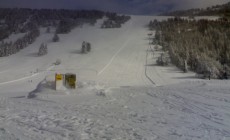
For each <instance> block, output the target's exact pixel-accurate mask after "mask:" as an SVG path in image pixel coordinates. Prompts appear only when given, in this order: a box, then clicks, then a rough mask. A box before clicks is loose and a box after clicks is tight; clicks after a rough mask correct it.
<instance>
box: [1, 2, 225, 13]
mask: <svg viewBox="0 0 230 140" xmlns="http://www.w3.org/2000/svg"><path fill="white" fill-rule="evenodd" d="M227 2H230V0H0V7H23V8H55V9H56V8H63V9H98V10H105V11H113V12H119V13H126V14H154V13H159V12H163V11H167V10H177V9H188V8H205V7H208V6H212V5H216V4H223V3H227Z"/></svg>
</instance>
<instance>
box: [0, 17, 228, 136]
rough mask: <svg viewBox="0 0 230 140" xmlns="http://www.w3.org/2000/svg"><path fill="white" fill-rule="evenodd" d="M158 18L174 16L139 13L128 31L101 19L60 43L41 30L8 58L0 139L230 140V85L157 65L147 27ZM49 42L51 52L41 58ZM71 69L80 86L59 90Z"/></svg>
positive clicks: (1, 64) (0, 73)
mask: <svg viewBox="0 0 230 140" xmlns="http://www.w3.org/2000/svg"><path fill="white" fill-rule="evenodd" d="M154 18H157V19H158V20H162V19H166V17H148V16H132V19H131V20H130V21H129V22H127V23H126V24H125V25H123V27H122V28H120V29H100V24H101V23H102V20H101V21H98V23H97V24H96V25H95V26H90V25H84V26H83V27H82V28H76V29H74V30H72V32H71V33H69V34H66V35H59V37H60V42H57V43H53V42H52V41H51V40H52V37H53V32H52V30H51V33H45V29H41V35H40V37H39V38H37V40H36V42H35V43H33V44H31V45H30V46H29V47H28V48H26V49H24V50H21V51H20V52H19V53H17V54H15V55H12V56H9V57H5V58H0V139H4V140H16V139H22V140H33V139H34V140H46V139H49V140H50V139H51V140H63V139H66V140H101V139H106V140H112V139H113V140H128V139H130V140H142V139H143V140H144V139H145V140H229V139H230V92H229V89H230V86H229V85H230V82H229V81H220V80H211V81H208V80H198V79H196V78H195V74H194V73H192V72H189V73H186V74H185V73H183V72H182V71H180V70H178V69H177V68H176V67H174V66H172V65H170V66H166V67H160V66H157V65H156V59H157V57H158V56H160V53H161V52H160V51H155V50H154V46H149V44H148V43H149V40H148V34H149V33H150V32H149V31H148V29H147V28H146V25H147V24H148V23H149V21H150V20H153V19H154ZM153 33H154V32H153ZM83 41H87V42H90V43H91V45H92V51H91V52H89V53H88V54H81V43H82V42H83ZM41 43H47V46H48V54H47V55H45V56H42V57H38V56H37V52H38V49H39V47H40V44H41ZM57 59H60V60H61V64H60V65H57V66H55V65H54V63H55V61H56V60H57ZM69 72H70V73H76V75H77V81H78V86H79V88H78V89H76V90H64V91H58V92H57V91H55V90H54V83H53V82H52V80H53V79H54V74H55V73H69ZM28 95H33V96H31V97H34V98H27V96H28Z"/></svg>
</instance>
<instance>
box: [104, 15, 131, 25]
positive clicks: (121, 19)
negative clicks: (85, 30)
mask: <svg viewBox="0 0 230 140" xmlns="http://www.w3.org/2000/svg"><path fill="white" fill-rule="evenodd" d="M106 17H107V18H108V19H107V20H105V21H104V22H103V24H102V25H101V28H120V27H121V25H122V24H124V23H125V22H127V21H129V20H130V18H131V17H130V16H125V15H121V16H119V15H117V14H116V13H106Z"/></svg>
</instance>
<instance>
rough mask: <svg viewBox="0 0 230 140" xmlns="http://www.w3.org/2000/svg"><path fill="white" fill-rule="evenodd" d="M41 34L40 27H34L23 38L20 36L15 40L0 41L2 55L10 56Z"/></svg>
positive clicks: (0, 54) (0, 55) (0, 53)
mask: <svg viewBox="0 0 230 140" xmlns="http://www.w3.org/2000/svg"><path fill="white" fill-rule="evenodd" d="M39 35H40V31H39V30H38V28H34V29H33V30H31V31H30V32H29V33H27V34H26V35H25V36H23V37H22V38H19V39H18V40H16V41H15V42H10V43H8V42H2V43H0V57H3V56H9V55H12V54H15V53H17V52H19V51H20V50H21V49H23V48H25V47H27V46H28V45H29V44H32V43H33V42H34V41H35V39H36V38H37V37H38V36H39Z"/></svg>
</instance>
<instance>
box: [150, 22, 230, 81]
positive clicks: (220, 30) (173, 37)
mask: <svg viewBox="0 0 230 140" xmlns="http://www.w3.org/2000/svg"><path fill="white" fill-rule="evenodd" d="M149 28H150V30H156V34H155V38H154V39H153V40H152V42H153V43H154V44H159V45H161V46H162V47H163V50H165V51H168V53H169V55H170V57H171V62H172V63H173V64H175V65H176V66H178V67H179V68H180V69H182V70H185V71H186V70H187V69H188V68H189V69H190V70H192V71H195V72H197V73H198V74H204V75H209V74H210V76H211V77H212V78H223V76H224V75H226V73H227V74H230V23H229V22H227V21H222V20H218V21H213V20H199V21H196V20H187V19H181V18H178V17H176V18H171V19H168V20H167V21H162V22H158V21H157V20H154V21H150V23H149Z"/></svg>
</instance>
